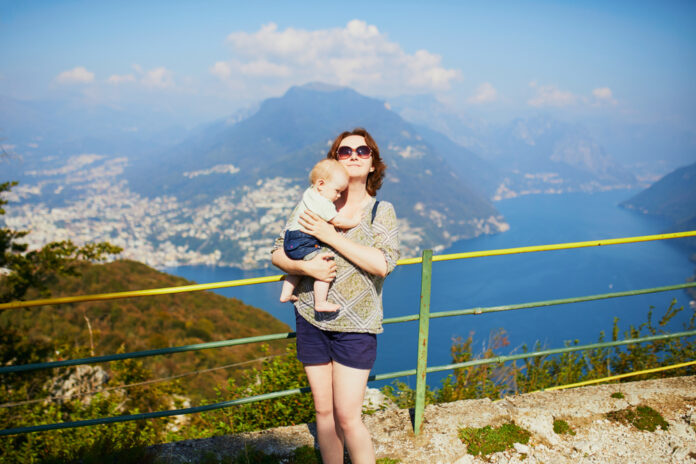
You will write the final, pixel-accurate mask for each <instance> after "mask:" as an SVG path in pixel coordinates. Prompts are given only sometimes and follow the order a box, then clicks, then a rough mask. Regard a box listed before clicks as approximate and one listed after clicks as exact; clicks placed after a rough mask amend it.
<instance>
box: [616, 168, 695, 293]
mask: <svg viewBox="0 0 696 464" xmlns="http://www.w3.org/2000/svg"><path fill="white" fill-rule="evenodd" d="M619 206H622V207H624V208H627V209H632V210H635V211H640V212H641V213H643V214H650V215H652V216H658V217H662V218H664V219H666V220H667V222H668V223H669V224H670V225H669V226H668V227H667V228H666V230H665V232H666V233H669V232H684V231H690V230H696V163H693V164H690V165H688V166H683V167H681V168H679V169H677V170H675V171H673V172H671V173H669V174H667V175H666V176H664V177H663V178H662V179H660V180H658V181H657V182H655V183H654V184H653V185H651V186H650V187H649V188H647V189H645V190H643V191H642V192H640V193H639V194H637V195H635V196H633V197H632V198H629V199H628V200H626V201H624V202H623V203H621V204H620V205H619ZM677 243H678V244H679V245H681V246H683V247H685V248H686V249H687V250H688V252H689V253H691V257H690V258H691V261H693V262H696V237H689V238H682V239H678V242H677ZM689 281H691V282H693V281H696V275H694V276H691V277H690V278H689ZM687 293H688V294H689V295H691V298H692V299H696V289H693V288H690V289H687Z"/></svg>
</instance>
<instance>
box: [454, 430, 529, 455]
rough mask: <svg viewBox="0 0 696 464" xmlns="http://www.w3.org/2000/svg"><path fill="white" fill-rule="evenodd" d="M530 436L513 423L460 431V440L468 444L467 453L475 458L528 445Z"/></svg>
mask: <svg viewBox="0 0 696 464" xmlns="http://www.w3.org/2000/svg"><path fill="white" fill-rule="evenodd" d="M530 436H531V434H530V433H529V432H528V431H527V430H525V429H523V428H521V427H519V426H517V425H515V424H513V423H511V422H510V423H507V424H503V425H501V426H500V427H491V426H490V425H487V426H485V427H481V428H473V427H466V428H463V429H460V430H459V438H460V439H461V440H462V441H463V442H464V444H466V450H467V453H469V454H473V455H474V456H477V455H483V456H486V455H489V454H492V453H497V452H499V451H505V450H507V449H510V448H512V447H513V444H514V443H522V444H527V443H529V437H530Z"/></svg>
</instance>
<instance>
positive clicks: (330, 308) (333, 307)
mask: <svg viewBox="0 0 696 464" xmlns="http://www.w3.org/2000/svg"><path fill="white" fill-rule="evenodd" d="M340 307H341V305H337V304H336V303H329V302H328V301H327V302H325V303H317V304H315V305H314V310H315V311H317V312H320V313H327V312H334V311H338V310H339V309H340Z"/></svg>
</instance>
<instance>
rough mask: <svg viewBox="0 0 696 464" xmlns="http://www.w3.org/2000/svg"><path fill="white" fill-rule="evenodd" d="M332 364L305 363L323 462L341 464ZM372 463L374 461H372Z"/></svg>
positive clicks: (341, 433)
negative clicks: (335, 417) (315, 413)
mask: <svg viewBox="0 0 696 464" xmlns="http://www.w3.org/2000/svg"><path fill="white" fill-rule="evenodd" d="M333 366H334V365H333V364H332V363H326V364H312V365H308V364H305V366H304V369H305V372H306V373H307V379H308V380H309V386H310V387H311V389H312V397H313V398H314V409H315V410H316V412H317V439H318V440H319V451H320V452H321V459H322V461H323V462H324V464H343V432H342V430H341V429H340V428H337V423H336V421H335V419H334V403H333V396H334V394H333V380H332V379H333ZM372 464H374V461H373V463H372Z"/></svg>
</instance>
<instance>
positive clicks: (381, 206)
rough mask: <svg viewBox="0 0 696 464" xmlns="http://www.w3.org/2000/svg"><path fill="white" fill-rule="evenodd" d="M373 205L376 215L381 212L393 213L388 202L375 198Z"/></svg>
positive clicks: (392, 207)
mask: <svg viewBox="0 0 696 464" xmlns="http://www.w3.org/2000/svg"><path fill="white" fill-rule="evenodd" d="M375 204H376V205H377V214H380V213H381V212H385V213H390V214H393V213H394V212H395V209H394V205H393V204H392V203H391V202H390V201H387V200H380V199H379V198H377V199H376V201H375Z"/></svg>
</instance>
